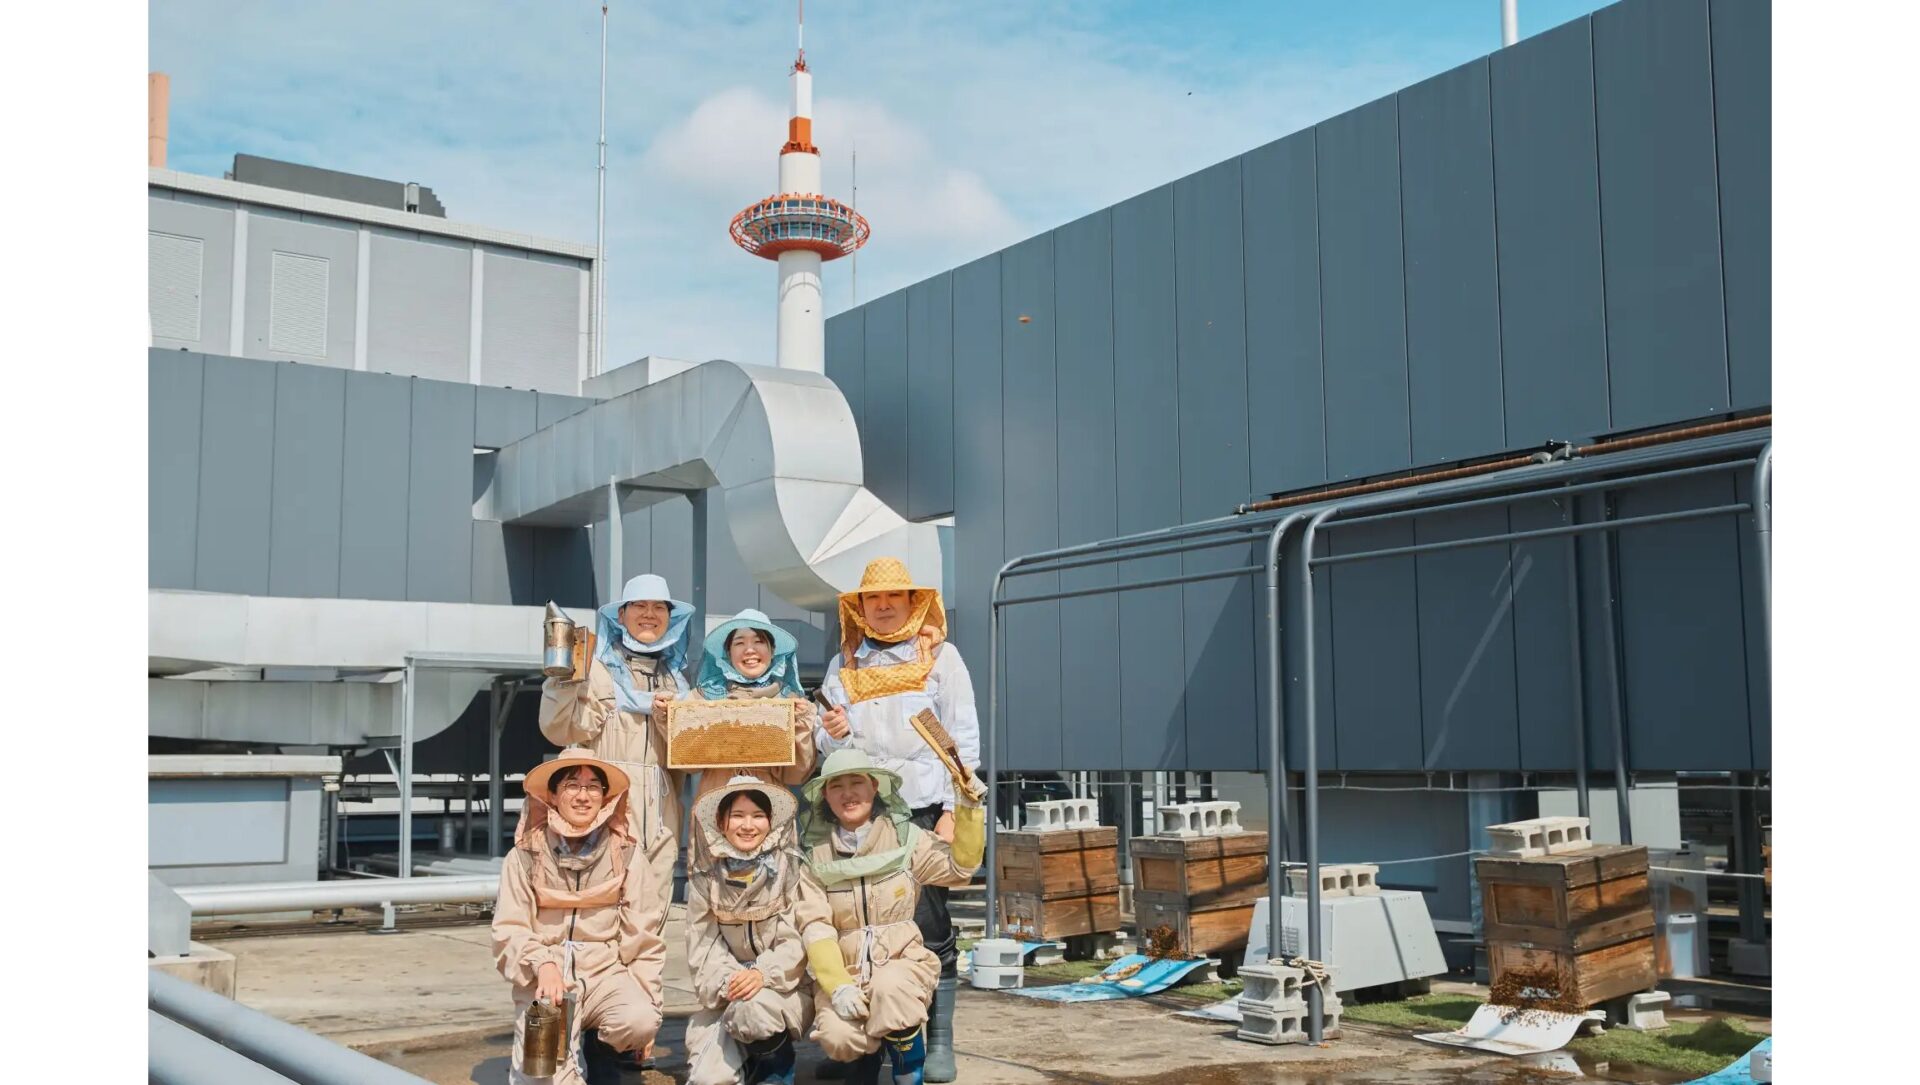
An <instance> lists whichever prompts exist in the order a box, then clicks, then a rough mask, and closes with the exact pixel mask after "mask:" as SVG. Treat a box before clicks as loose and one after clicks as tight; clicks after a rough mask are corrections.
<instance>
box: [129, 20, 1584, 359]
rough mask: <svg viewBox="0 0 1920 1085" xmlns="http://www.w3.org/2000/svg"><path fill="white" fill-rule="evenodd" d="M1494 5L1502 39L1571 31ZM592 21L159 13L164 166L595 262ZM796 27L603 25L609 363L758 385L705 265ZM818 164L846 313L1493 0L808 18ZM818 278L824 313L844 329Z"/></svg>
mask: <svg viewBox="0 0 1920 1085" xmlns="http://www.w3.org/2000/svg"><path fill="white" fill-rule="evenodd" d="M1599 6H1601V5H1600V4H1599V3H1597V2H1588V0H1520V32H1521V34H1522V35H1523V36H1526V35H1531V34H1535V33H1538V32H1540V31H1542V30H1545V29H1547V28H1549V27H1552V26H1556V25H1558V24H1560V23H1563V22H1565V21H1567V20H1569V19H1572V18H1575V17H1577V16H1579V15H1582V14H1584V13H1586V12H1588V11H1591V10H1593V9H1594V8H1596V7H1599ZM599 15H600V12H599V6H598V4H596V3H593V2H591V0H537V2H536V0H517V2H506V0H407V2H399V0H328V2H326V3H303V4H293V3H263V2H260V0H168V2H166V3H155V4H153V5H152V6H151V7H150V11H149V18H150V31H149V34H150V38H149V64H150V66H151V67H152V68H153V69H154V70H157V71H165V72H167V73H169V74H170V75H171V76H172V79H173V99H172V117H171V131H170V140H171V142H170V146H169V165H170V166H172V167H173V168H175V169H181V170H186V171H188V172H192V173H202V174H209V175H212V176H216V177H217V176H219V175H220V174H221V173H222V172H223V171H224V170H226V169H228V168H229V167H230V166H231V164H232V160H233V155H234V154H235V153H236V152H246V153H251V154H260V155H266V156H269V157H275V158H285V159H290V160H293V161H297V162H305V163H310V164H313V165H319V166H326V167H330V168H333V169H342V170H349V171H352V172H357V173H367V174H372V175H374V176H380V177H387V178H391V179H395V180H411V181H418V182H420V183H422V184H426V185H431V186H432V187H433V189H434V191H435V192H437V193H438V194H439V195H440V198H441V200H442V201H443V202H444V203H445V204H446V207H447V212H448V217H449V218H452V219H456V220H460V221H464V222H473V223H479V224H483V225H488V226H494V227H499V228H502V229H511V230H519V231H524V232H527V233H534V234H540V235H544V236H551V237H561V238H568V239H573V240H578V241H587V242H591V241H592V239H593V233H594V162H595V153H596V152H595V139H596V126H597V123H598V97H597V95H598V85H599V40H600V39H599V27H600V18H599ZM793 15H794V10H793V5H792V4H791V3H785V2H778V0H698V2H680V3H665V2H662V0H647V2H645V3H637V2H635V0H612V17H611V27H612V33H611V45H610V47H609V61H608V67H609V89H608V99H607V126H608V143H609V151H608V180H607V204H608V212H607V220H608V227H607V229H608V239H607V248H608V278H607V300H608V318H607V338H608V351H607V358H608V362H609V364H617V363H619V362H622V361H627V360H631V359H632V358H635V357H638V356H640V355H642V354H649V353H651V354H663V355H667V356H671V357H681V358H691V359H704V358H714V357H727V358H734V359H737V360H740V361H748V362H764V363H770V362H771V361H772V360H773V358H772V354H773V320H774V272H773V268H772V266H771V265H770V264H768V263H766V262H764V261H760V260H755V259H753V258H751V257H748V256H747V255H745V254H744V253H741V252H739V251H738V250H737V249H735V248H734V247H733V245H732V244H731V243H730V242H729V241H728V240H727V235H726V226H727V222H728V220H729V219H730V218H731V216H732V215H733V213H734V212H735V211H737V210H739V209H740V208H741V207H743V206H745V205H746V204H748V203H750V202H752V201H753V200H755V199H757V198H759V197H761V196H764V195H767V194H769V193H771V192H772V191H773V190H774V187H775V185H774V182H775V177H776V166H775V156H776V152H777V151H778V148H779V145H780V143H781V142H782V141H783V140H784V138H785V117H786V112H787V109H786V102H787V84H786V75H787V66H788V64H789V63H790V62H791V61H792V56H793ZM807 16H808V18H807V32H808V33H807V45H808V48H807V59H808V65H809V67H811V68H812V69H813V71H814V93H815V109H814V113H815V121H814V139H815V142H816V143H817V144H819V145H820V146H821V148H822V151H823V154H824V158H825V174H826V186H827V189H828V192H829V194H831V195H836V196H839V197H840V198H842V199H846V198H847V197H848V196H849V195H850V193H849V185H848V167H849V155H850V151H851V149H852V148H853V147H854V145H855V144H857V145H858V147H859V151H860V195H859V199H860V209H861V211H862V212H863V213H865V214H866V215H867V216H868V218H869V219H870V220H871V221H872V223H873V228H874V239H873V241H872V242H871V243H870V244H869V245H868V246H867V247H866V248H865V249H864V250H862V252H861V254H860V262H859V297H860V299H861V300H868V299H871V298H874V297H877V296H879V295H881V294H884V293H886V292H889V291H891V290H895V289H898V288H900V287H902V286H905V285H907V284H909V283H912V282H915V281H918V280H919V279H922V278H925V277H927V276H928V275H932V274H935V273H937V272H939V271H942V270H944V269H946V268H949V267H953V266H955V265H956V264H959V263H963V262H965V261H967V260H970V259H973V258H974V257H977V256H981V255H984V254H986V253H989V252H992V251H994V250H996V249H999V248H1001V247H1004V246H1005V245H1008V244H1010V243H1012V242H1014V241H1018V240H1020V239H1021V238H1024V237H1027V236H1030V235H1032V234H1034V233H1036V232H1039V231H1041V230H1045V229H1048V228H1050V227H1053V226H1057V225H1059V224H1060V223H1062V222H1066V221H1069V220H1071V219H1073V218H1076V217H1078V216H1080V215H1084V214H1086V213H1088V212H1090V211H1094V210H1097V209H1098V208H1101V207H1104V206H1107V205H1108V204H1111V203H1114V202H1116V201H1118V200H1122V199H1125V198H1127V197H1128V196H1131V195H1134V194H1135V193H1138V192H1141V191H1144V190H1146V189H1149V188H1152V187H1154V186H1155V185H1159V184H1163V183H1165V182H1167V181H1170V180H1173V179H1174V178H1176V177H1179V176H1181V175H1183V174H1187V173H1191V172H1193V171H1194V170H1196V169H1200V168H1202V167H1204V166H1207V165H1210V164H1212V163H1214V162H1218V161H1220V160H1221V159H1224V158H1228V157H1230V156H1232V155H1235V154H1238V153H1240V152H1242V151H1245V150H1247V149H1249V148H1252V147H1256V146H1258V145H1260V144H1262V143H1265V142H1267V141H1269V140H1272V139H1275V138H1278V137H1280V136H1283V135H1286V134H1288V133H1289V132H1293V131H1297V130H1299V129H1301V128H1303V127H1306V126H1307V125H1310V124H1312V123H1314V122H1315V121H1318V120H1321V119H1323V118H1325V117H1328V116H1332V115H1334V114H1336V113H1339V112H1342V111H1344V110H1346V109H1350V108H1352V107H1354V106H1356V105H1360V104H1362V103H1364V102H1367V101H1370V100H1372V99H1374V98H1378V97H1380V96H1381V95H1384V94H1388V93H1391V92H1392V91H1394V90H1395V89H1397V88H1399V87H1401V86H1404V85H1406V84H1408V83H1411V82H1415V81H1417V80H1419V79H1422V78H1424V77H1426V76H1429V75H1433V74H1435V73H1438V72H1441V71H1444V70H1446V69H1448V68H1450V67H1453V66H1455V65H1457V64H1460V63H1463V62H1465V61H1467V60H1471V59H1473V58H1474V57H1477V56H1480V55H1482V54H1484V53H1487V52H1490V51H1492V50H1494V49H1495V48H1497V47H1498V45H1499V4H1498V0H1323V2H1319V3H1308V2H1303V0H1265V2H1256V0H1221V2H1217V3H1193V2H1189V3H1146V2H1138V0H1115V2H1109V3H1094V2H1089V0H1025V2H1001V0H990V2H989V0H981V2H974V3H964V4H963V3H950V4H941V3H932V2H927V0H890V2H883V0H868V2H859V0H814V3H812V4H810V5H809V10H808V12H807ZM850 286H851V283H850V278H849V275H848V265H847V262H846V261H844V260H843V261H840V262H839V263H837V264H833V265H830V266H829V267H828V269H827V283H826V291H827V301H828V308H829V311H830V312H837V311H840V310H843V309H845V308H847V307H848V306H849V305H850V304H851V302H852V300H853V299H852V294H851V290H850Z"/></svg>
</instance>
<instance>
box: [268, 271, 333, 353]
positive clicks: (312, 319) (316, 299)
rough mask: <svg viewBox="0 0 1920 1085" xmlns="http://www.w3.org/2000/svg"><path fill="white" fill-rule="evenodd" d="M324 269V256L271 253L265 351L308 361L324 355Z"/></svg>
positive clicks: (325, 284)
mask: <svg viewBox="0 0 1920 1085" xmlns="http://www.w3.org/2000/svg"><path fill="white" fill-rule="evenodd" d="M327 269H328V261H327V259H326V258H325V257H321V256H302V255H300V254H298V253H291V252H276V253H274V254H273V304H272V308H271V310H270V312H269V314H268V323H267V349H268V350H271V351H273V352H274V353H276V354H298V355H301V356H303V357H308V358H324V357H326V356H327Z"/></svg>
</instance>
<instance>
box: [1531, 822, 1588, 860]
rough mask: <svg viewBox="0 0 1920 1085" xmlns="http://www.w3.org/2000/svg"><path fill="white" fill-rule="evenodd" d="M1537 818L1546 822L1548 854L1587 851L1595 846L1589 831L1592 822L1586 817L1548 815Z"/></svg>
mask: <svg viewBox="0 0 1920 1085" xmlns="http://www.w3.org/2000/svg"><path fill="white" fill-rule="evenodd" d="M1536 820H1538V821H1540V822H1542V823H1544V827H1545V830H1546V834H1547V854H1548V855H1560V854H1563V853H1566V852H1570V851H1585V850H1587V849H1588V848H1590V847H1592V846H1593V839H1592V834H1591V833H1590V832H1589V831H1588V826H1589V824H1590V823H1589V821H1588V819H1586V818H1581V817H1547V818H1538V819H1536Z"/></svg>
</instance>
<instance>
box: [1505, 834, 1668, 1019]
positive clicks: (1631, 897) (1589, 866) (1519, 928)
mask: <svg viewBox="0 0 1920 1085" xmlns="http://www.w3.org/2000/svg"><path fill="white" fill-rule="evenodd" d="M1474 873H1475V874H1476V875H1477V876H1478V877H1479V880H1480V901H1481V911H1482V915H1483V919H1484V928H1483V930H1484V934H1485V937H1486V942H1487V958H1488V963H1489V965H1490V966H1491V968H1492V970H1493V981H1494V985H1495V986H1496V987H1498V986H1499V985H1500V981H1501V977H1502V976H1503V975H1505V974H1507V973H1510V972H1511V973H1514V974H1516V975H1517V974H1525V975H1526V976H1527V977H1529V978H1528V981H1527V984H1526V985H1527V986H1531V987H1535V988H1543V989H1545V988H1549V987H1557V993H1558V997H1559V998H1561V999H1562V1000H1563V1001H1566V1002H1570V1003H1575V1004H1578V1005H1580V1006H1582V1007H1587V1006H1593V1005H1596V1004H1598V1003H1601V1002H1605V1001H1607V1000H1608V999H1612V998H1618V997H1620V996H1622V995H1629V994H1634V993H1636V992H1639V991H1645V990H1650V989H1651V988H1652V987H1653V985H1654V984H1655V983H1656V982H1658V980H1659V970H1658V966H1657V963H1656V957H1655V952H1654V938H1655V933H1654V916H1653V899H1652V896H1651V894H1650V892H1649V888H1648V885H1647V849H1646V848H1645V847H1644V846H1634V845H1617V844H1616V845H1602V846H1597V847H1593V848H1589V849H1587V850H1585V851H1577V852H1568V853H1565V854H1561V855H1542V856H1535V857H1531V858H1525V859H1505V858H1502V859H1477V860H1475V861H1474Z"/></svg>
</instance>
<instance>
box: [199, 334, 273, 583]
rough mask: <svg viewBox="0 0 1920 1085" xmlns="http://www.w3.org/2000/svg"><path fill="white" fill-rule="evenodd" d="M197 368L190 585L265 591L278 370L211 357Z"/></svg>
mask: <svg viewBox="0 0 1920 1085" xmlns="http://www.w3.org/2000/svg"><path fill="white" fill-rule="evenodd" d="M203 364H204V372H205V378H204V381H203V383H202V386H201V398H200V404H201V405H200V489H199V509H200V512H199V529H198V531H197V532H196V537H195V540H194V566H193V570H194V571H193V586H194V587H195V588H197V589H199V590H200V591H224V592H237V593H243V594H250V595H260V594H264V593H265V592H266V590H267V547H268V544H269V530H270V524H271V519H272V515H271V508H270V505H269V498H270V496H271V494H272V490H273V384H274V370H275V369H276V368H277V367H275V366H270V365H261V364H260V363H258V362H249V361H244V360H240V359H236V358H222V357H218V356H208V357H207V358H206V359H205V362H204V363H203Z"/></svg>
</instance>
